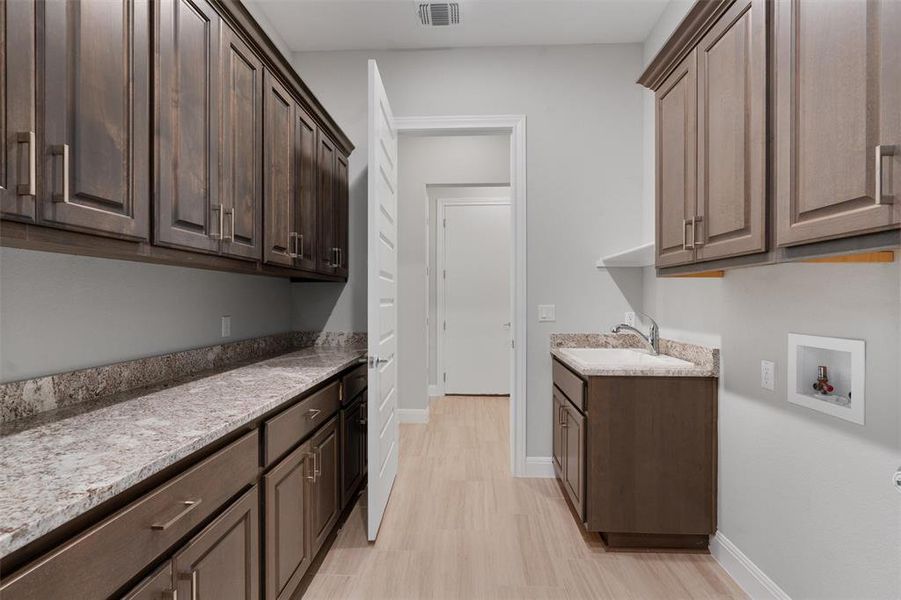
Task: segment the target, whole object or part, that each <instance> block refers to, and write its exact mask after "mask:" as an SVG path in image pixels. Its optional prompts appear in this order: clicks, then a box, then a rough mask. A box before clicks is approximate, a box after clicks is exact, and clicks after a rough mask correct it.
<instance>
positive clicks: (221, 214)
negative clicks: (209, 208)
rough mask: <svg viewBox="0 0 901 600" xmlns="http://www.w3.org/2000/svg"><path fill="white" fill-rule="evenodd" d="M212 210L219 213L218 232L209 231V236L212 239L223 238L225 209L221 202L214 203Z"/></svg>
mask: <svg viewBox="0 0 901 600" xmlns="http://www.w3.org/2000/svg"><path fill="white" fill-rule="evenodd" d="M213 210H214V211H215V212H217V213H218V214H219V233H210V237H211V238H213V239H214V240H224V239H225V231H223V230H224V229H225V210H224V208H223V206H222V205H221V204H214V205H213Z"/></svg>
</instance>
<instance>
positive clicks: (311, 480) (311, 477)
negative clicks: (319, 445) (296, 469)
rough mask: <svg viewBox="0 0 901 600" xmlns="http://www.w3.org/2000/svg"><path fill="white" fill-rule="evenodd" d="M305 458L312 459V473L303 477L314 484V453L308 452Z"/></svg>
mask: <svg viewBox="0 0 901 600" xmlns="http://www.w3.org/2000/svg"><path fill="white" fill-rule="evenodd" d="M307 457H308V458H310V459H312V461H313V472H312V473H311V474H309V475H306V476H305V477H306V478H307V479H308V480H309V481H310V483H316V452H310V453H308V454H307Z"/></svg>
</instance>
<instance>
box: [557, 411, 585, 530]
mask: <svg viewBox="0 0 901 600" xmlns="http://www.w3.org/2000/svg"><path fill="white" fill-rule="evenodd" d="M562 412H563V422H562V424H561V426H562V427H563V439H564V442H563V456H564V461H563V487H564V489H565V490H566V493H567V494H569V500H570V502H572V504H573V508H574V509H575V511H576V514H577V515H579V518H581V519H583V520H584V519H585V415H583V414H582V413H581V412H580V411H579V410H578V409H577V408H576V407H575V406H573V404H572V402H569V401H567V402H565V403H564V405H563V411H562Z"/></svg>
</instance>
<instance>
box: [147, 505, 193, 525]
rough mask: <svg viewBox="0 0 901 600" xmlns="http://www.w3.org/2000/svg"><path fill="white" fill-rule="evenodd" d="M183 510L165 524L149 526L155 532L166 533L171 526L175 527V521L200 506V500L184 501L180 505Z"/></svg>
mask: <svg viewBox="0 0 901 600" xmlns="http://www.w3.org/2000/svg"><path fill="white" fill-rule="evenodd" d="M181 504H182V506H184V508H183V509H182V510H181V512H179V513H178V514H177V515H175V516H174V517H172V518H171V519H169V520H168V521H166V522H165V523H154V524H153V525H151V526H150V528H151V529H155V530H157V531H166V530H167V529H169V528H170V527H172V526H173V525H175V523H176V521H178V520H179V519H181V518H182V517H184V516H185V515H187V514H188V513H189V512H191V511H192V510H194V509H195V508H197V507H198V506H200V500H185V501H184V502H182V503H181Z"/></svg>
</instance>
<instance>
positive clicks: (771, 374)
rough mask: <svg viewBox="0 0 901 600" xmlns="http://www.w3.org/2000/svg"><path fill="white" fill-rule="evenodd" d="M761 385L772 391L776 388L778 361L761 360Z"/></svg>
mask: <svg viewBox="0 0 901 600" xmlns="http://www.w3.org/2000/svg"><path fill="white" fill-rule="evenodd" d="M760 387H762V388H763V389H765V390H770V391H771V392H772V391H775V390H776V363H774V362H772V361H769V360H762V361H760Z"/></svg>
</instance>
